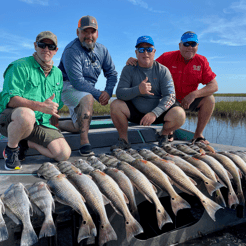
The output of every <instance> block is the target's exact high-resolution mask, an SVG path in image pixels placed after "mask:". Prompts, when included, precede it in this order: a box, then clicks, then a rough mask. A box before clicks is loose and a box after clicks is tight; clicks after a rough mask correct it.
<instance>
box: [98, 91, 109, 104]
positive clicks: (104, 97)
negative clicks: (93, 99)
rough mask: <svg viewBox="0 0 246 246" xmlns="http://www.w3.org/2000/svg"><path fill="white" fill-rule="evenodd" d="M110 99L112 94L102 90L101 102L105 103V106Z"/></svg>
mask: <svg viewBox="0 0 246 246" xmlns="http://www.w3.org/2000/svg"><path fill="white" fill-rule="evenodd" d="M109 99H110V96H109V94H108V92H106V91H102V94H101V96H100V97H99V102H100V103H101V105H103V106H105V105H107V104H108V101H109Z"/></svg>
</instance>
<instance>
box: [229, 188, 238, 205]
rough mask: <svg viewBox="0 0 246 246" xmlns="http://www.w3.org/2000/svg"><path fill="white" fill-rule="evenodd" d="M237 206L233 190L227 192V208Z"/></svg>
mask: <svg viewBox="0 0 246 246" xmlns="http://www.w3.org/2000/svg"><path fill="white" fill-rule="evenodd" d="M237 204H239V201H238V198H237V195H236V193H235V192H234V190H232V191H230V190H228V206H229V208H231V207H232V206H233V205H237Z"/></svg>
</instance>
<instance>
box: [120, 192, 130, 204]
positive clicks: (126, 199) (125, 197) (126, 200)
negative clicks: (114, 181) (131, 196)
mask: <svg viewBox="0 0 246 246" xmlns="http://www.w3.org/2000/svg"><path fill="white" fill-rule="evenodd" d="M122 194H123V196H124V199H125V202H126V203H127V204H129V200H128V198H127V196H126V194H125V193H124V192H123V191H122Z"/></svg>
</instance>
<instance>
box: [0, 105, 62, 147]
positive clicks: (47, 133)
mask: <svg viewBox="0 0 246 246" xmlns="http://www.w3.org/2000/svg"><path fill="white" fill-rule="evenodd" d="M15 109H16V108H6V109H5V110H4V111H3V112H2V113H1V114H0V133H1V134H2V135H3V136H5V137H8V131H7V129H8V125H9V124H10V122H11V115H12V113H13V112H14V111H15ZM58 138H64V136H63V135H62V133H61V132H60V131H59V130H57V129H53V128H48V127H46V126H41V125H37V123H35V124H34V127H33V130H32V132H31V134H30V135H29V136H28V137H27V138H25V139H26V140H29V141H31V142H34V143H36V144H39V145H42V146H44V147H45V148H47V146H48V145H49V144H50V143H51V142H52V141H53V140H55V139H58Z"/></svg>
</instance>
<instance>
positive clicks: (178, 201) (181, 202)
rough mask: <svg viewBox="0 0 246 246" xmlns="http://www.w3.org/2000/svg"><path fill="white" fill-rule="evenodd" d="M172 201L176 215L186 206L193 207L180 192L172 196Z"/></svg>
mask: <svg viewBox="0 0 246 246" xmlns="http://www.w3.org/2000/svg"><path fill="white" fill-rule="evenodd" d="M170 201H171V206H172V210H173V213H174V214H175V215H176V216H177V213H178V211H179V210H181V209H185V208H191V206H190V204H189V203H188V202H187V201H186V200H185V199H183V198H182V197H181V196H180V195H178V194H177V195H176V196H174V197H170Z"/></svg>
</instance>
